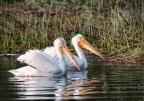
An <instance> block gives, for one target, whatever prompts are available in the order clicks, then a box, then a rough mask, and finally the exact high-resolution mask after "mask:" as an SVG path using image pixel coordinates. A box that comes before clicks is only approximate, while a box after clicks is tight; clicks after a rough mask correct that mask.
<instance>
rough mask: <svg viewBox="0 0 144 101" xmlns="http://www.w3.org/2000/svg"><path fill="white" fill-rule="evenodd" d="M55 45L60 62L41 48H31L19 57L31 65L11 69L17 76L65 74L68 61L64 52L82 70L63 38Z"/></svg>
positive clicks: (55, 42)
mask: <svg viewBox="0 0 144 101" xmlns="http://www.w3.org/2000/svg"><path fill="white" fill-rule="evenodd" d="M54 47H55V51H56V54H57V56H58V59H59V62H60V63H59V64H58V63H57V61H55V60H54V59H53V58H52V57H50V56H49V55H48V54H46V53H44V52H43V51H41V50H29V51H28V52H26V53H25V54H24V55H21V56H19V57H18V58H17V60H18V61H20V62H24V63H26V64H28V65H29V66H25V67H21V68H19V69H16V70H10V71H9V72H11V73H13V74H14V75H15V76H63V75H66V72H67V70H66V63H65V59H64V57H63V54H66V55H67V56H68V57H69V58H70V60H71V61H72V62H73V63H74V64H75V66H76V67H77V68H78V69H79V70H80V67H79V66H78V64H77V62H76V60H75V59H74V57H73V55H72V54H71V52H70V50H69V49H68V48H67V46H66V42H65V40H64V39H63V38H58V39H56V40H55V41H54Z"/></svg>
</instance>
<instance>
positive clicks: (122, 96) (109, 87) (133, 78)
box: [0, 57, 144, 101]
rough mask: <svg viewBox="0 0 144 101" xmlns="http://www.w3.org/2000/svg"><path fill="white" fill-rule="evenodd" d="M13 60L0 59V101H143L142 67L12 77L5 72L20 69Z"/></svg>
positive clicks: (92, 64)
mask: <svg viewBox="0 0 144 101" xmlns="http://www.w3.org/2000/svg"><path fill="white" fill-rule="evenodd" d="M22 66H23V64H20V63H19V62H17V61H16V58H2V57H1V58H0V101H2V100H48V99H52V100H54V101H57V100H60V99H61V100H62V101H63V100H70V101H71V100H87V101H90V100H98V101H100V100H101V101H109V100H110V101H130V100H133V101H138V100H139V101H143V100H144V66H143V65H138V64H137V65H136V64H127V65H126V64H125V65H124V64H107V63H97V62H96V60H95V59H91V58H89V69H88V70H85V71H82V72H77V71H73V72H71V71H69V72H68V73H67V77H59V78H58V77H14V76H13V75H12V74H10V73H8V72H7V71H8V70H10V69H16V68H19V67H22Z"/></svg>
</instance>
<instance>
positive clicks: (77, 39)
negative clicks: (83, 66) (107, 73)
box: [72, 34, 104, 60]
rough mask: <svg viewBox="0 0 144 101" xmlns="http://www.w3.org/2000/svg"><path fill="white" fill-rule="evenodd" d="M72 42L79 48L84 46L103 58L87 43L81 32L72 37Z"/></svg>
mask: <svg viewBox="0 0 144 101" xmlns="http://www.w3.org/2000/svg"><path fill="white" fill-rule="evenodd" d="M72 43H73V44H74V43H76V44H77V45H78V46H79V47H80V48H85V49H87V50H89V51H91V52H92V53H94V54H96V55H98V56H99V57H100V58H102V59H103V60H104V57H103V56H102V55H101V54H100V53H99V52H98V51H97V50H96V49H95V48H94V47H93V46H92V45H91V44H90V43H88V42H87V41H86V39H85V38H84V37H83V36H82V35H81V34H77V35H76V36H74V37H73V38H72Z"/></svg>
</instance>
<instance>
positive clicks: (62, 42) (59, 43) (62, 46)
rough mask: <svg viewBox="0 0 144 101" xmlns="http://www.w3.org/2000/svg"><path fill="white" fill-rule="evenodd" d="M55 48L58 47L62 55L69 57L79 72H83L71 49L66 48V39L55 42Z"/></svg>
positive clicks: (58, 39)
mask: <svg viewBox="0 0 144 101" xmlns="http://www.w3.org/2000/svg"><path fill="white" fill-rule="evenodd" d="M54 46H55V47H58V49H59V50H60V52H61V53H63V54H65V55H67V57H68V58H69V59H70V60H71V61H72V62H73V64H74V65H75V66H76V67H77V69H78V70H79V71H81V69H80V67H79V65H78V63H77V62H76V60H75V58H74V56H73V55H72V53H71V52H70V50H69V48H68V47H67V46H66V41H65V40H64V38H57V39H56V40H55V41H54Z"/></svg>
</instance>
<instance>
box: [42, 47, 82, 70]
mask: <svg viewBox="0 0 144 101" xmlns="http://www.w3.org/2000/svg"><path fill="white" fill-rule="evenodd" d="M44 52H45V53H47V54H48V55H49V56H51V57H52V58H53V59H54V60H55V61H57V63H58V64H59V58H58V57H57V54H56V51H55V48H54V47H47V48H45V49H44ZM73 56H74V58H75V60H76V61H77V63H78V65H79V66H80V67H83V66H84V61H82V60H81V59H80V58H79V57H77V56H76V55H73ZM64 58H65V61H66V64H67V66H68V67H75V65H74V64H73V63H72V62H71V60H70V59H69V58H68V57H67V56H66V55H65V54H64Z"/></svg>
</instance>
